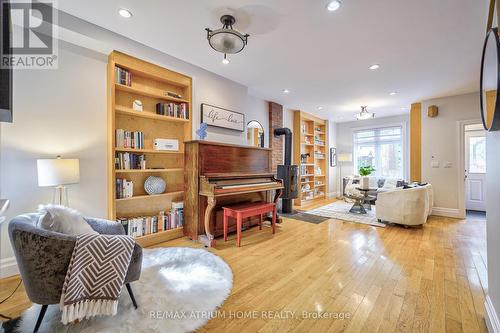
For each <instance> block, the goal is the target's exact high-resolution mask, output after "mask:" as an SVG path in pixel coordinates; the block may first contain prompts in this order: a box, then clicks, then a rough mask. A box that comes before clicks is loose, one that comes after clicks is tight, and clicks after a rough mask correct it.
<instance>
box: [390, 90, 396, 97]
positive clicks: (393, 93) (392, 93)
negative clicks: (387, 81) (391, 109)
mask: <svg viewBox="0 0 500 333" xmlns="http://www.w3.org/2000/svg"><path fill="white" fill-rule="evenodd" d="M397 93H398V92H397V91H391V92H390V93H389V95H391V96H394V95H396V94H397Z"/></svg>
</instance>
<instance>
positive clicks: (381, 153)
mask: <svg viewBox="0 0 500 333" xmlns="http://www.w3.org/2000/svg"><path fill="white" fill-rule="evenodd" d="M353 143H354V145H353V146H354V170H355V172H356V173H357V172H358V171H359V167H361V166H370V165H371V166H373V167H374V168H375V170H376V171H375V172H374V175H375V176H379V177H391V178H404V161H403V156H404V154H403V127H402V126H393V127H384V128H372V129H363V130H359V131H355V132H354V142H353Z"/></svg>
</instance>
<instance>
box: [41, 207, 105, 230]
mask: <svg viewBox="0 0 500 333" xmlns="http://www.w3.org/2000/svg"><path fill="white" fill-rule="evenodd" d="M38 212H39V213H40V214H42V216H41V217H40V219H39V220H38V225H39V226H40V227H41V228H43V229H46V230H50V231H55V232H59V233H62V234H66V235H72V236H77V235H82V234H97V232H96V231H94V229H92V227H91V226H90V225H89V224H88V223H87V221H85V219H84V218H83V217H82V215H81V214H80V213H79V212H78V211H77V210H75V209H71V208H68V207H64V206H59V205H52V204H50V205H40V206H39V207H38Z"/></svg>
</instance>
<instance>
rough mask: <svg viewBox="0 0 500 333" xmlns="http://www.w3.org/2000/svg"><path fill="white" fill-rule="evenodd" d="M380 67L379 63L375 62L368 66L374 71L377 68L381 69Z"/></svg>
mask: <svg viewBox="0 0 500 333" xmlns="http://www.w3.org/2000/svg"><path fill="white" fill-rule="evenodd" d="M379 68H380V65H379V64H373V65H371V66H370V67H368V69H371V70H372V71H374V70H376V69H379Z"/></svg>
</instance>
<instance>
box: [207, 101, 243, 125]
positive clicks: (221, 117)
mask: <svg viewBox="0 0 500 333" xmlns="http://www.w3.org/2000/svg"><path fill="white" fill-rule="evenodd" d="M201 122H202V123H206V124H207V125H209V126H215V127H221V128H227V129H231V130H235V131H240V132H244V131H245V115H244V114H243V113H239V112H235V111H231V110H226V109H223V108H219V107H217V106H213V105H209V104H205V103H202V104H201Z"/></svg>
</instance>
